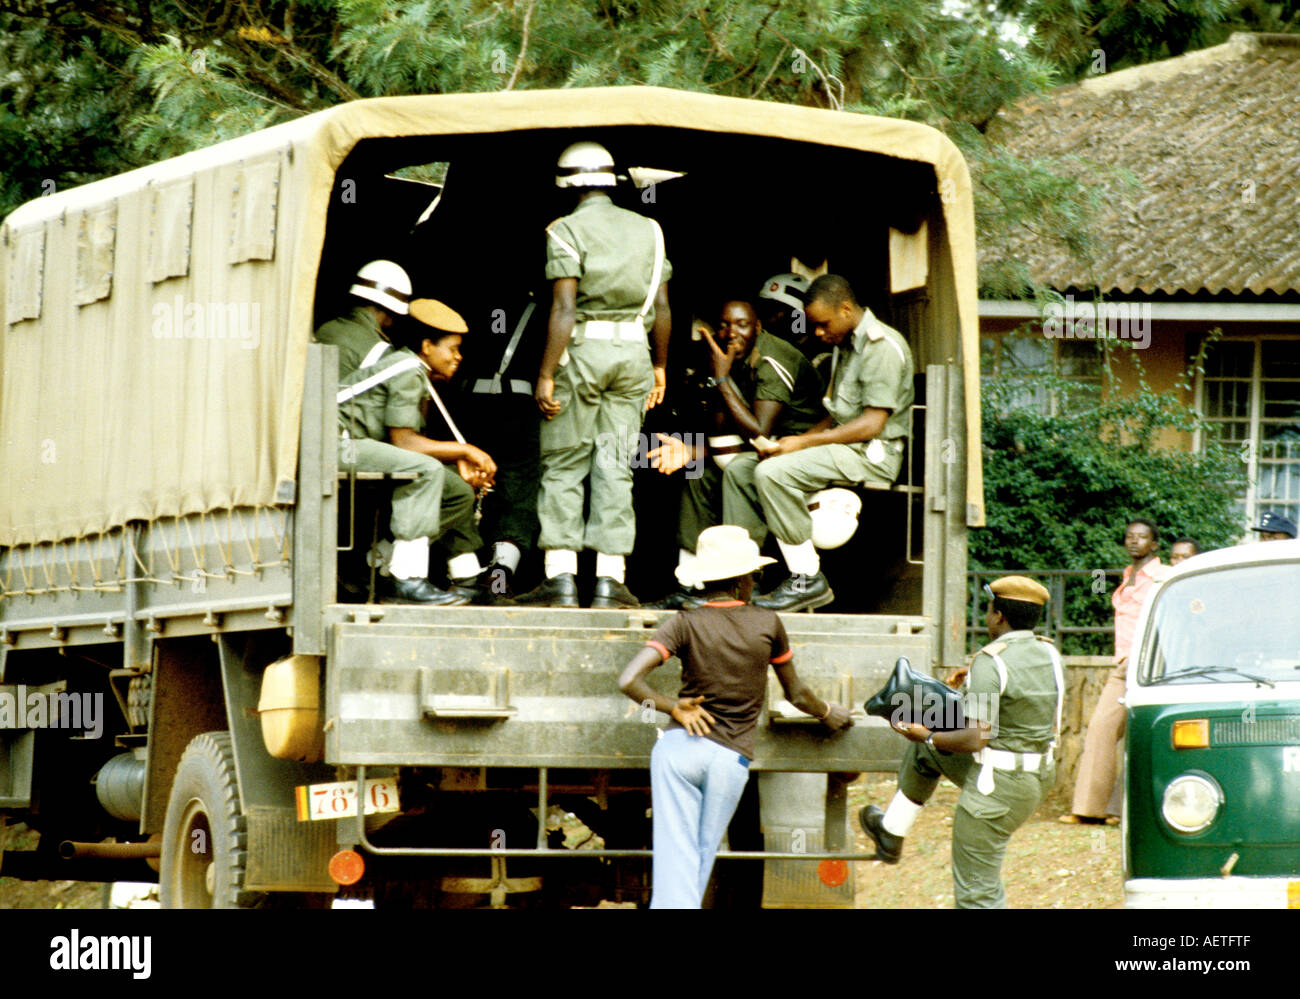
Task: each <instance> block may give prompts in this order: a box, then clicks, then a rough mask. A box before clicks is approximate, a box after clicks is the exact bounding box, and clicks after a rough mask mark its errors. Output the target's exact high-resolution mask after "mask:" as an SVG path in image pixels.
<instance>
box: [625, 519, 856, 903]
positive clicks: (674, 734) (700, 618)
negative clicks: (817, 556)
mask: <svg viewBox="0 0 1300 999" xmlns="http://www.w3.org/2000/svg"><path fill="white" fill-rule="evenodd" d="M772 561H773V560H772V559H770V558H763V557H762V556H760V555H759V552H758V546H757V545H756V544H754V542H753V540H751V539H750V537H749V534H748V532H747V531H746V530H745V529H744V528H743V527H739V526H737V525H733V524H724V525H722V526H719V527H710V528H708V529H707V530H705V531H702V532H701V533H700V540H699V545H698V547H697V549H696V560H695V562H694V563H693V564H692V565H690V566H683V567H682V568H680V569H679V570H678V576H679V579H680V581H681V582H682V583H683V585H687V586H691V585H704V586H705V590H706V592H705V596H704V604H703V606H701V607H697V608H695V609H694V610H688V611H680V612H678V613H677V614H675V615H674V616H673V617H672V618H671V619H669V621H668V622H667V623H666V624H664V625H663V627H661V628H660V629H659V630H658V631H657V632H656V633H655V636H654V638H652V639H650V641H649V642H647V643H646V647H645V648H644V649H642V650H641V651H640V652H638V653H637V655H636V657H635V658H634V659H633V660H632V661H631V662H630V663H628V664H627V666H626V667H625V668H624V670H623V674H622V676H620V677H619V687H620V688H621V689H622V691H623V693H625V694H627V696H628V697H630V698H632V699H633V700H634V701H636V702H638V703H639V704H645V705H651V704H652V705H653V706H654V707H655V708H656V709H657V710H658V711H662V712H663V713H664V714H666V715H669V716H670V717H671V719H672V720H671V722H670V723H669V725H668V728H667V729H666V730H665V731H664V732H663V733H661V737H660V738H659V740H658V742H656V743H655V748H654V750H653V751H652V752H651V754H650V795H651V803H652V806H653V827H654V882H653V895H652V897H651V899H650V907H651V908H652V909H698V908H699V907H700V903H701V901H702V900H703V898H704V889H705V887H706V886H707V885H708V882H709V874H710V872H711V871H712V869H713V858H714V855H715V854H716V853H717V852H718V845H719V844H720V843H721V842H722V835H723V833H724V832H725V831H726V828H727V824H728V823H729V822H730V821H731V816H732V814H733V813H734V812H735V810H736V804H737V802H739V800H740V795H741V793H742V792H743V791H744V789H745V781H746V780H747V779H748V776H749V761H750V758H751V757H752V756H753V753H754V729H755V727H756V726H757V724H758V716H759V712H760V711H761V710H762V707H763V696H764V693H765V690H766V687H767V667H768V665H769V664H771V665H772V666H773V667H774V668H775V669H776V675H777V679H778V680H780V681H781V686H782V688H783V689H784V690H785V696H786V698H787V699H788V700H789V701H790V703H791V704H793V705H794V706H795V707H797V708H798V709H799V710H800V711H804V712H806V713H808V714H810V715H815V716H816V717H818V718H820V719H821V720H822V722H823V723H824V724H825V725H826V726H827V728H829V729H830V730H831V731H832V732H835V731H839V730H840V729H844V728H848V727H849V726H850V725H852V724H853V720H852V719H851V718H850V717H849V712H848V709H847V708H845V707H843V706H842V705H839V704H832V703H828V702H823V701H822V700H821V699H820V698H818V697H817V696H816V695H815V694H813V692H812V691H811V690H809V689H808V687H807V685H806V684H804V682H803V681H802V680H800V679H799V677H798V675H797V674H796V673H795V671H794V661H793V657H794V653H793V651H792V650H791V649H790V643H789V640H788V639H787V638H786V634H785V626H784V625H783V624H782V623H781V619H780V618H779V617H778V616H777V615H776V613H775V612H774V611H770V610H765V609H763V608H761V607H754V606H752V605H751V604H750V603H749V598H750V596H751V595H752V593H753V589H754V576H753V574H754V572H755V571H756V570H757V569H759V568H760V567H762V566H763V565H765V564H767V563H770V562H772ZM683 573H686V574H688V575H689V576H690V578H682V574H683ZM672 656H676V657H677V658H678V659H680V660H681V663H682V687H681V691H680V693H679V694H678V696H677V697H676V698H675V699H674V698H670V697H665V696H664V695H663V694H657V693H655V692H654V691H653V690H651V689H650V686H649V685H648V684H647V683H646V682H645V678H646V676H647V675H648V674H649V672H650V671H651V670H652V669H654V668H655V667H656V666H659V665H660V664H661V663H663V662H664V660H666V659H669V658H671V657H672Z"/></svg>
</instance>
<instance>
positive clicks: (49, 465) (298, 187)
mask: <svg viewBox="0 0 1300 999" xmlns="http://www.w3.org/2000/svg"><path fill="white" fill-rule="evenodd" d="M608 125H662V126H669V127H676V128H693V129H700V130H705V131H714V132H724V133H725V132H730V133H738V134H751V135H766V136H774V137H784V138H789V139H795V140H802V141H807V142H817V143H823V144H827V145H834V146H842V147H846V148H850V149H859V150H863V151H867V152H872V153H877V154H881V155H886V156H892V157H897V158H900V159H905V160H912V161H918V162H922V163H928V164H931V165H933V167H934V170H935V173H936V177H937V180H938V184H939V191H940V193H941V195H942V215H941V216H937V215H936V216H934V217H932V218H931V219H930V222H929V224H930V227H931V242H932V245H933V246H936V247H937V250H936V251H935V253H934V254H933V255H932V263H931V267H930V277H929V282H928V284H929V288H930V292H931V299H932V301H939V302H954V303H955V305H956V313H957V318H958V325H959V330H954V331H944V333H943V335H942V339H943V340H944V341H946V342H935V343H927V344H925V345H923V347H924V349H923V350H922V351H919V353H920V354H922V355H923V356H925V357H926V358H927V359H929V360H930V361H937V360H945V359H950V360H954V361H955V360H957V358H958V357H960V359H961V363H962V365H963V368H964V371H965V377H966V380H967V383H968V384H974V385H977V384H978V380H979V356H978V342H979V341H978V332H977V327H976V283H975V233H974V216H973V212H972V207H971V190H970V177H969V174H968V172H967V170H966V164H965V162H964V161H963V159H962V157H961V155H960V154H959V153H958V151H957V149H956V148H955V147H954V146H953V145H952V144H951V143H950V142H949V141H948V140H947V139H946V138H944V137H943V136H942V135H941V134H940V133H938V132H936V131H934V130H933V129H930V128H927V127H925V126H922V125H917V124H915V123H910V122H902V121H894V120H890V119H883V118H872V117H868V116H864V115H852V114H843V113H836V112H830V111H819V110H815V109H807V108H796V107H790V106H786V105H779V104H770V103H764V102H753V101H744V100H739V99H734V98H723V97H712V96H709V95H703V94H693V93H685V92H678V91H671V90H662V89H657V88H632V87H627V88H611V89H603V90H563V91H531V92H529V91H521V92H510V93H496V94H463V95H459V94H458V95H442V96H435V97H397V98H383V99H376V100H368V101H356V102H353V103H350V104H346V105H342V106H340V107H337V108H333V109H330V110H328V111H322V112H319V113H317V114H314V115H310V116H307V117H305V118H302V119H299V120H297V121H294V122H290V123H288V124H285V125H281V126H278V127H276V128H272V129H267V130H266V131H264V132H260V133H257V134H255V135H250V136H245V137H244V138H241V139H235V140H232V141H230V142H226V143H222V144H220V145H218V146H214V147H211V148H209V149H204V150H200V151H198V152H195V153H189V154H187V155H185V156H181V157H177V158H176V159H173V160H168V161H165V162H163V163H158V164H155V165H153V166H150V167H145V168H143V169H140V170H136V171H133V172H131V173H128V174H123V175H121V176H119V177H114V178H110V179H108V180H104V181H100V182H98V183H95V184H89V185H86V186H85V187H82V188H76V189H73V190H70V191H67V192H62V193H58V194H54V195H51V196H49V197H45V198H40V199H38V200H36V201H33V202H30V203H29V204H27V205H24V206H23V207H22V208H20V209H18V211H16V212H14V213H13V214H12V215H11V216H10V217H9V218H8V219H7V220H6V222H5V225H4V230H3V239H4V242H5V246H4V253H3V254H2V255H0V260H3V261H4V267H5V272H4V274H3V276H2V279H0V280H2V283H3V285H4V287H3V288H2V289H0V292H3V298H0V300H2V301H4V302H5V307H6V313H5V316H4V322H3V325H0V337H3V342H2V346H0V362H2V363H3V366H4V371H3V381H2V382H0V431H2V432H0V467H2V468H3V480H2V481H0V544H3V545H14V544H24V543H33V542H41V541H52V540H59V539H63V538H71V537H78V536H88V535H91V534H94V533H97V532H100V531H105V530H108V529H110V528H112V527H114V526H118V525H121V524H123V523H125V522H127V521H129V520H140V519H143V520H149V519H154V518H158V517H167V516H176V515H181V514H187V513H197V512H201V511H207V510H214V509H223V508H226V507H228V506H232V505H234V506H256V505H267V504H274V503H276V502H283V501H284V500H286V499H288V498H292V495H293V492H292V483H293V480H294V479H295V477H296V464H297V448H298V428H299V422H300V418H301V413H300V407H301V399H302V381H303V371H304V365H305V359H306V349H307V344H308V342H309V341H310V339H311V333H312V330H311V322H312V305H313V301H314V294H315V281H316V267H317V265H318V263H319V260H320V252H321V247H322V245H323V242H324V236H325V233H324V225H325V217H326V209H327V206H328V202H329V197H330V193H331V190H332V186H333V182H334V172H335V170H336V169H337V167H338V166H339V164H340V163H341V162H342V161H343V159H344V157H345V156H346V155H347V154H348V153H349V152H350V151H351V149H352V148H353V146H354V145H355V144H356V143H357V142H358V141H359V140H361V139H365V138H372V137H402V136H415V135H439V134H468V133H478V132H488V131H491V132H502V131H511V130H515V129H525V128H527V129H535V128H578V127H584V126H608ZM237 187H238V188H239V189H240V191H247V192H248V196H249V197H250V198H251V199H252V200H253V201H254V202H255V203H256V205H258V206H259V207H258V210H257V211H251V210H244V209H243V207H242V204H241V201H240V194H239V192H237V191H236V188H237ZM272 211H273V212H274V222H273V224H271V225H268V224H267V219H266V217H265V216H266V213H269V212H272ZM86 212H92V213H102V212H110V214H109V215H108V216H104V215H102V214H96V215H95V223H94V224H96V225H103V224H104V221H103V220H104V219H105V218H106V217H108V218H113V219H114V221H113V222H112V223H111V224H112V225H114V226H115V246H114V248H113V251H112V253H111V255H109V254H107V253H106V251H105V250H104V248H103V247H102V245H99V248H98V249H92V250H90V251H89V252H90V253H91V255H92V257H93V258H94V259H96V260H99V261H102V260H104V259H111V260H112V261H113V271H112V274H111V293H110V294H109V295H108V297H107V298H103V299H97V300H95V301H92V302H89V303H88V304H78V302H79V301H84V300H85V299H86V298H88V297H90V296H89V294H87V291H88V287H91V286H95V285H96V284H97V282H96V280H95V278H96V277H98V278H99V282H98V283H99V284H100V285H101V286H102V283H103V281H104V280H107V279H106V278H105V277H104V276H103V275H102V274H96V275H94V276H92V275H90V274H88V273H87V272H86V270H85V265H84V264H83V265H82V266H78V261H79V260H82V259H84V258H85V257H86V254H87V252H88V250H87V247H86V245H85V241H86V239H87V238H88V237H87V235H86V229H85V227H84V226H82V225H81V218H82V217H83V216H84V214H85V213H86ZM259 212H261V213H262V214H261V216H260V217H259V214H258V213H259ZM936 230H938V231H937V232H936ZM102 231H103V230H102V229H98V230H96V232H97V233H101V234H102ZM90 238H91V239H92V242H93V241H94V237H93V236H92V237H90ZM94 269H95V268H94V267H93V266H92V268H91V270H92V271H93V270H94ZM88 278H90V280H89V281H88V280H87V279H88ZM33 282H35V284H33ZM95 291H96V292H97V291H98V288H97V287H96V288H95ZM966 417H967V418H966V422H967V436H968V440H969V441H970V442H971V446H970V447H969V449H968V468H967V472H968V480H967V488H968V516H967V519H968V521H969V522H970V523H971V524H972V525H978V524H981V523H982V522H983V501H982V494H983V486H982V477H981V473H980V460H979V455H980V449H979V439H980V437H979V409H978V395H977V394H976V393H968V394H967V414H966Z"/></svg>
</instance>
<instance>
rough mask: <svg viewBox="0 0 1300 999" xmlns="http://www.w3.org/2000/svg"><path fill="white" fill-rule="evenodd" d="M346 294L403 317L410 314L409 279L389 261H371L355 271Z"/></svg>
mask: <svg viewBox="0 0 1300 999" xmlns="http://www.w3.org/2000/svg"><path fill="white" fill-rule="evenodd" d="M348 294H349V295H355V296H356V297H357V298H364V299H365V300H366V301H368V302H374V303H375V304H376V305H378V306H380V307H382V308H385V309H387V310H388V311H389V312H391V313H393V314H394V315H398V316H404V315H406V314H407V313H408V312H410V302H411V279H410V277H408V276H407V273H406V271H404V270H402V268H401V267H399V266H398V265H397V264H395V263H393V262H392V261H391V260H372V261H370V263H368V264H366V265H365V266H364V267H362V268H361V270H359V271H357V276H356V278H355V279H354V281H353V284H352V287H351V288H349V289H348Z"/></svg>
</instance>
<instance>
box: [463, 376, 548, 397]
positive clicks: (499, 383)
mask: <svg viewBox="0 0 1300 999" xmlns="http://www.w3.org/2000/svg"><path fill="white" fill-rule="evenodd" d="M505 385H509V386H510V391H511V392H518V393H519V394H520V395H532V394H533V383H532V382H529V381H525V380H524V379H522V378H511V379H509V380H505V381H503V380H502V379H501V377H500V376H498V377H496V378H480V379H479V380H478V381H476V382H475V383H474V387H473V388H471V389H470V391H471V392H475V393H482V394H485V395H500V394H501V393H502V392H504V391H505V388H504V386H505Z"/></svg>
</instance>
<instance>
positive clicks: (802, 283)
mask: <svg viewBox="0 0 1300 999" xmlns="http://www.w3.org/2000/svg"><path fill="white" fill-rule="evenodd" d="M811 284H812V282H810V281H809V280H808V279H807V278H806V277H804V276H803V275H801V274H773V275H772V276H771V277H770V278H768V279H767V280H766V281H764V282H763V290H762V291H760V292H759V293H758V297H759V298H769V299H771V300H772V301H774V302H780V303H781V304H782V305H788V306H790V308H792V309H795V310H797V311H799V312H802V311H803V306H804V297H805V296H806V295H807V294H808V288H809V287H810V286H811Z"/></svg>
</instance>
